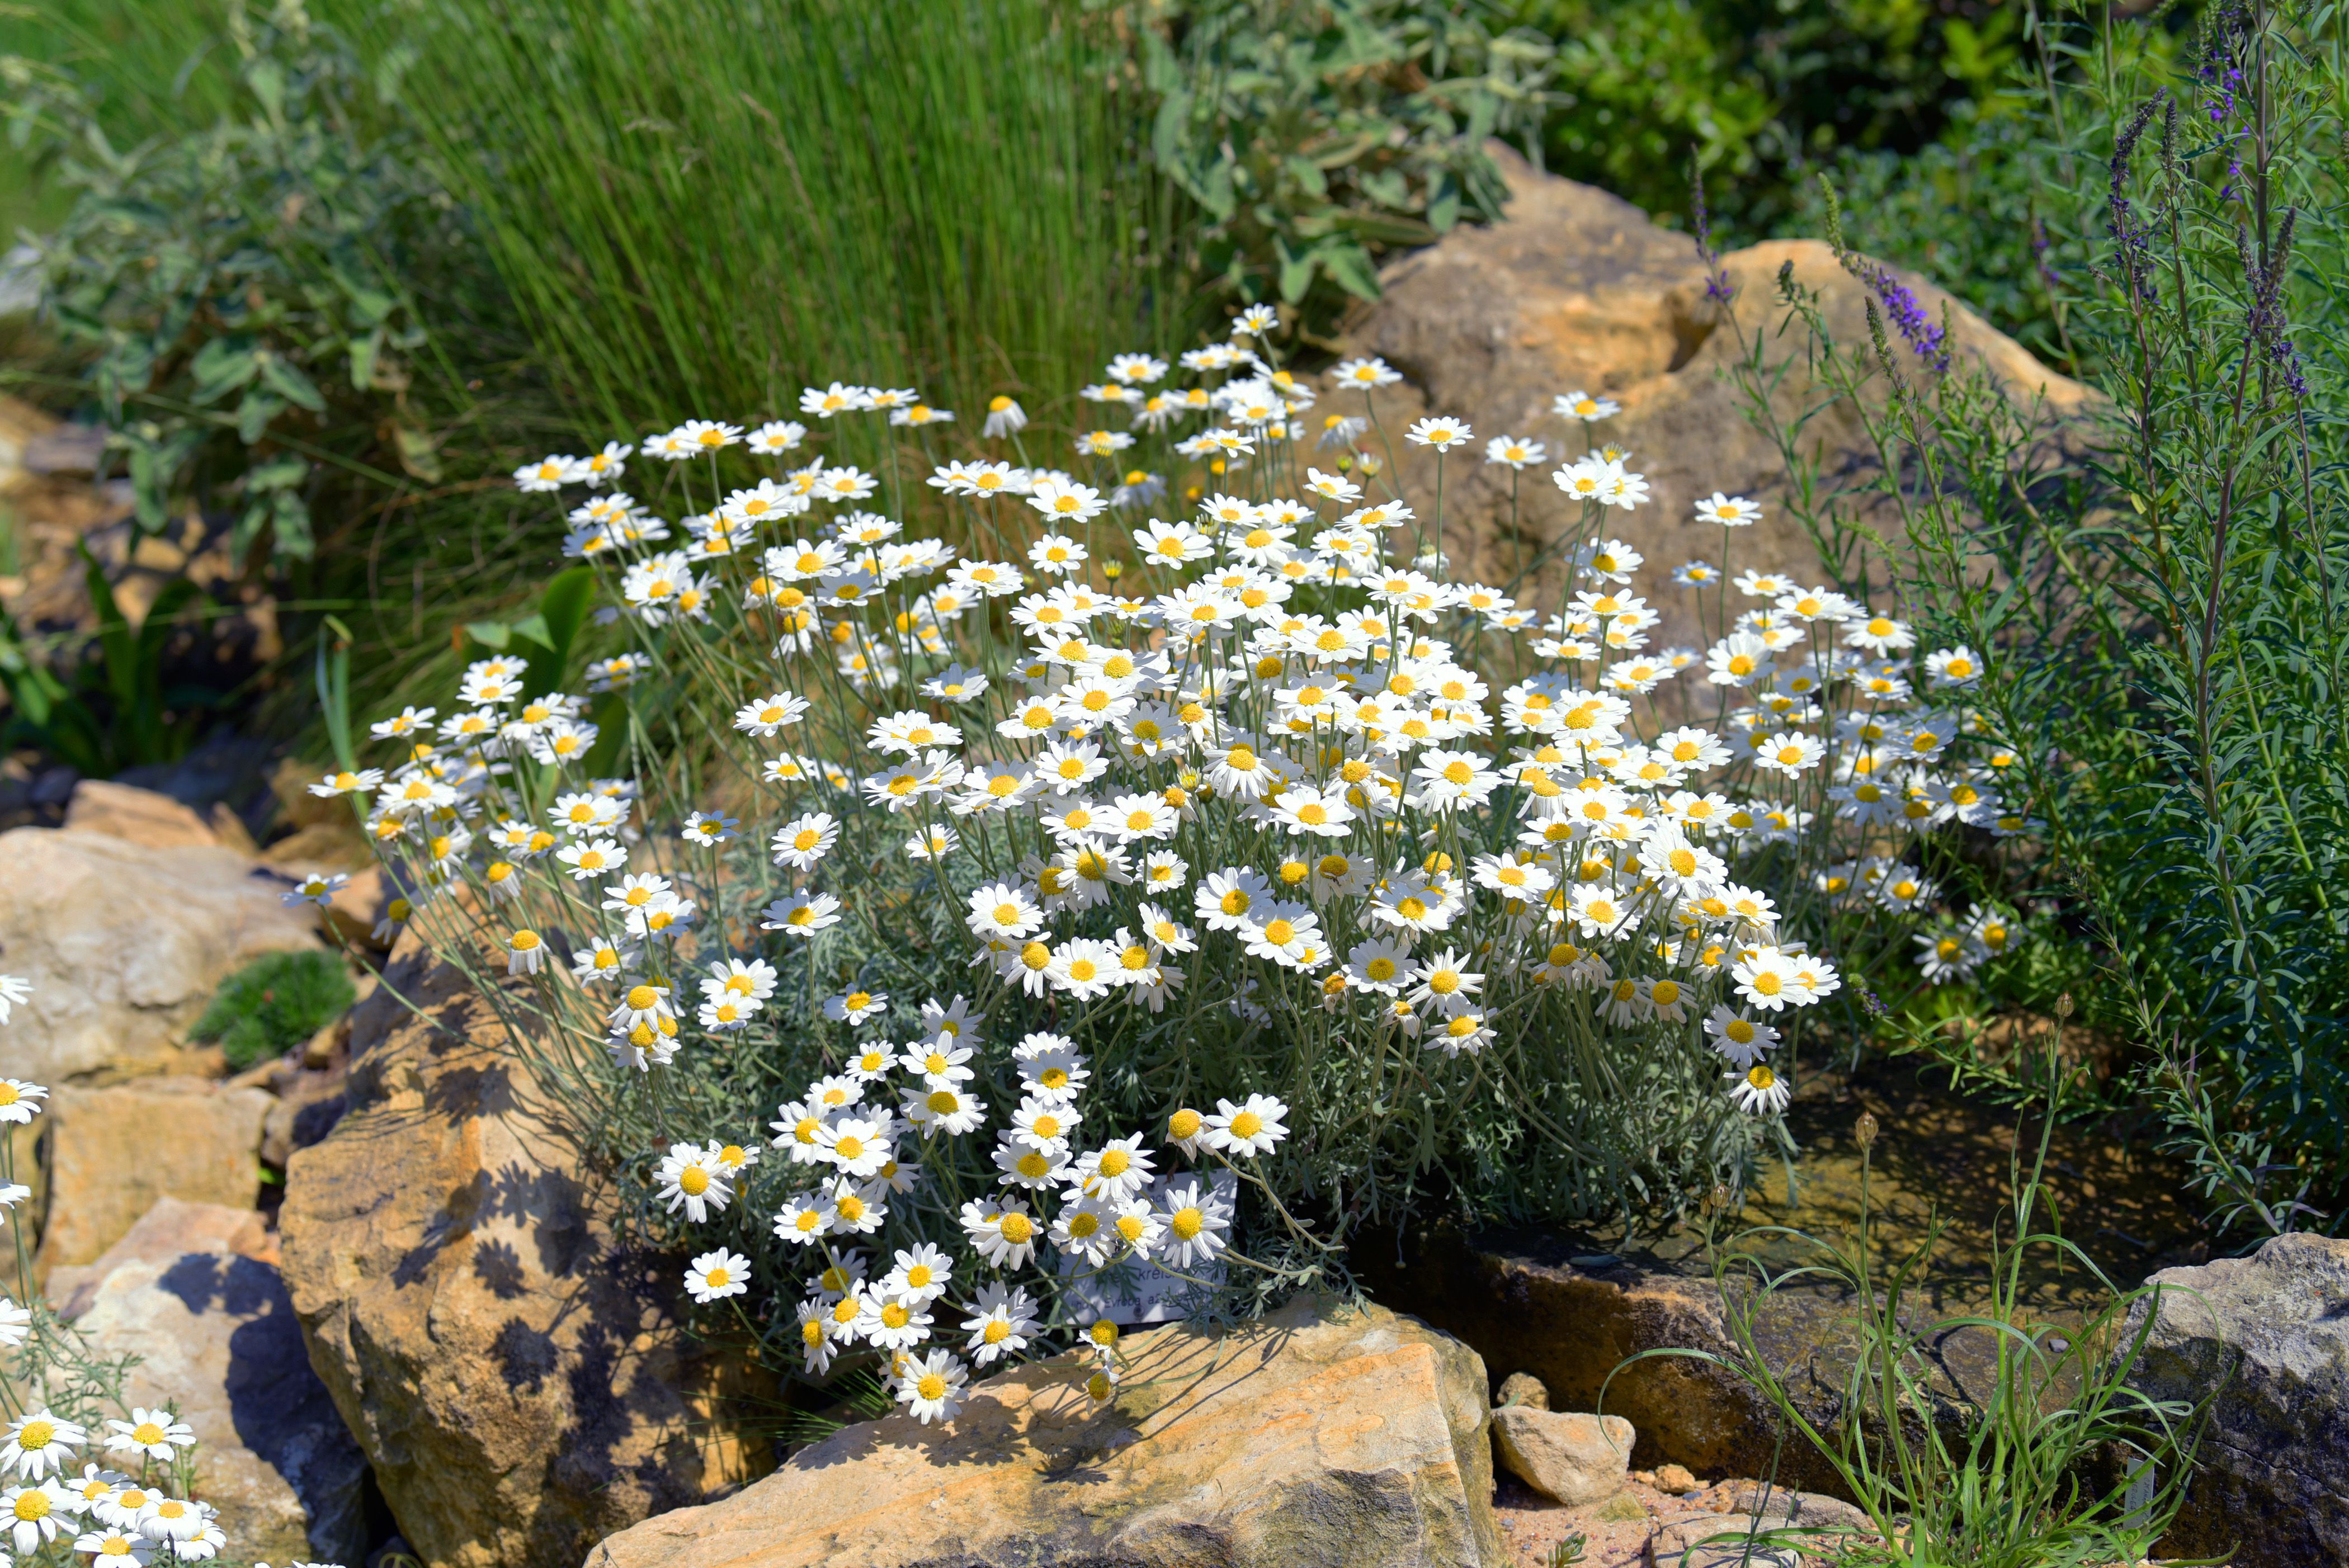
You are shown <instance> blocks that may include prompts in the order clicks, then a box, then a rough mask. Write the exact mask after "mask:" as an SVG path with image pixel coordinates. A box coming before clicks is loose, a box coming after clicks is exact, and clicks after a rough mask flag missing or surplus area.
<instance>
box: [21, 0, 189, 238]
mask: <svg viewBox="0 0 2349 1568" xmlns="http://www.w3.org/2000/svg"><path fill="white" fill-rule="evenodd" d="M216 26H217V16H216V15H215V14H214V13H213V12H212V11H211V10H209V9H208V8H206V7H204V6H202V5H160V6H159V5H139V4H137V3H136V0H39V3H38V4H26V3H25V0H9V3H7V4H0V55H21V56H24V57H26V58H27V59H33V60H39V61H41V62H42V63H44V64H45V65H48V66H51V67H57V68H58V69H60V70H63V71H65V72H67V74H69V75H71V76H74V77H77V78H80V79H88V80H94V81H98V82H102V83H103V84H104V90H103V93H102V96H101V97H100V99H99V101H98V105H97V116H98V127H99V129H101V131H102V132H103V133H104V135H105V136H106V138H107V139H108V140H109V141H110V142H112V143H113V144H114V145H115V146H118V147H121V146H129V145H135V144H137V143H139V142H142V141H145V140H147V139H150V137H154V136H158V135H160V134H163V133H165V132H167V131H168V130H171V129H176V128H179V127H182V126H186V125H191V124H195V123H198V122H201V121H207V120H210V119H213V118H215V117H216V116H217V115H219V114H220V113H222V111H223V110H225V109H226V108H227V107H228V102H229V98H230V97H231V95H232V93H233V88H234V73H233V71H231V70H227V69H224V68H223V67H222V62H221V60H220V58H219V57H218V56H217V55H216V54H214V52H213V51H212V50H211V49H210V48H209V47H208V46H207V40H209V39H210V38H211V36H212V33H213V32H214V30H215V29H216ZM0 145H5V146H6V147H7V150H8V151H9V152H10V153H11V154H13V156H10V157H7V158H0V250H5V249H6V248H7V247H8V246H9V245H12V244H14V243H16V239H17V237H18V235H19V234H21V233H23V232H26V231H31V232H36V233H38V232H42V231H44V230H46V229H47V228H49V227H50V226H51V225H53V224H55V223H57V222H60V221H61V220H62V219H63V218H64V217H65V215H66V213H67V211H69V210H70V209H71V208H72V206H73V201H74V192H73V191H71V190H70V189H69V188H67V187H64V186H61V185H59V184H57V182H56V181H53V180H51V179H49V178H47V174H48V172H49V171H48V170H47V168H45V167H44V165H43V164H42V162H41V161H40V160H36V159H35V158H33V157H32V156H30V152H31V149H30V145H29V143H27V142H23V141H14V140H12V141H8V142H5V143H0Z"/></svg>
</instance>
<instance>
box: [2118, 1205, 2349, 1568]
mask: <svg viewBox="0 0 2349 1568" xmlns="http://www.w3.org/2000/svg"><path fill="white" fill-rule="evenodd" d="M2146 1283H2147V1284H2158V1285H2159V1286H2160V1287H2161V1293H2160V1296H2159V1300H2158V1311H2156V1309H2155V1304H2153V1303H2151V1302H2141V1303H2140V1304H2139V1305H2137V1308H2136V1309H2135V1310H2134V1311H2133V1312H2132V1313H2131V1314H2130V1315H2129V1323H2128V1333H2127V1335H2126V1336H2124V1337H2123V1339H2122V1344H2124V1345H2127V1343H2129V1342H2130V1340H2131V1338H2133V1337H2134V1336H2135V1334H2136V1333H2137V1330H2138V1329H2139V1328H2140V1327H2141V1326H2143V1325H2144V1323H2145V1320H2146V1318H2147V1315H2148V1313H2151V1314H2153V1325H2152V1331H2151V1333H2150V1334H2149V1335H2148V1336H2147V1340H2146V1345H2145V1353H2144V1355H2143V1357H2142V1358H2141V1359H2140V1360H2139V1361H2138V1363H2137V1367H2136V1369H2135V1370H2134V1371H2133V1373H2132V1374H2131V1376H2130V1382H2131V1383H2132V1384H2133V1385H2134V1386H2135V1387H2137V1388H2138V1389H2139V1390H2140V1391H2142V1392H2143V1393H2145V1394H2147V1395H2148V1396H2150V1397H2152V1398H2158V1399H2178V1400H2186V1401H2190V1402H2199V1401H2201V1400H2204V1399H2209V1401H2210V1425H2209V1431H2208V1433H2207V1435H2206V1436H2205V1437H2204V1438H2203V1440H2202V1447H2201V1449H2200V1450H2199V1454H2198V1456H2197V1460H2198V1470H2197V1474H2196V1476H2195V1478H2194V1484H2193V1489H2192V1491H2190V1492H2189V1494H2188V1497H2187V1501H2186V1506H2185V1508H2184V1510H2183V1511H2181V1512H2180V1513H2179V1514H2178V1522H2177V1523H2176V1525H2175V1526H2174V1527H2173V1528H2172V1529H2171V1531H2170V1532H2169V1534H2168V1536H2166V1537H2164V1538H2163V1540H2162V1542H2161V1553H2162V1555H2163V1556H2165V1557H2194V1556H2208V1555H2215V1554H2218V1553H2225V1552H2228V1551H2229V1550H2230V1547H2231V1550H2232V1553H2233V1557H2232V1561H2233V1562H2234V1563H2235V1565H2236V1568H2302V1564H2306V1565H2308V1568H2315V1565H2317V1564H2320V1563H2324V1564H2332V1563H2344V1562H2349V1239H2344V1238H2341V1237H2333V1236H2314V1235H2289V1236H2278V1237H2276V1238H2275V1239H2273V1240H2272V1241H2270V1242H2269V1243H2266V1244H2265V1245H2264V1246H2262V1247H2261V1248H2260V1250H2259V1251H2258V1252H2257V1253H2253V1254H2252V1255H2251V1256H2250V1257H2248V1258H2221V1259H2219V1260H2217V1261H2214V1262H2212V1263H2209V1264H2202V1265H2201V1266H2199V1267H2197V1268H2175V1269H2164V1270H2162V1271H2161V1272H2160V1273H2159V1274H2155V1275H2154V1276H2153V1277H2152V1278H2151V1279H2149V1280H2147V1282H2146Z"/></svg>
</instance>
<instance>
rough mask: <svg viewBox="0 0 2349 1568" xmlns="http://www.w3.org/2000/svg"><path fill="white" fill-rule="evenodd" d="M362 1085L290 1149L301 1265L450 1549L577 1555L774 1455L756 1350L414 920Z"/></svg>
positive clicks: (359, 1051)
mask: <svg viewBox="0 0 2349 1568" xmlns="http://www.w3.org/2000/svg"><path fill="white" fill-rule="evenodd" d="M402 998H405V999H406V1001H407V1002H408V1003H411V1004H413V1006H415V1008H416V1009H418V1012H411V1011H409V1007H408V1006H403V1005H402V1000H401V999H402ZM419 1012H420V1014H421V1015H422V1016H421V1017H419ZM345 1092H346V1096H347V1109H346V1110H345V1112H344V1114H343V1116H342V1118H341V1119H340V1120H339V1121H338V1122H336V1125H335V1129H334V1131H333V1132H332V1133H331V1134H330V1135H329V1136H328V1137H326V1139H325V1140H324V1141H322V1142H319V1143H316V1144H315V1145H312V1146H311V1147H309V1148H306V1149H302V1148H297V1149H295V1150H293V1151H292V1153H291V1157H290V1160H289V1161H288V1165H287V1170H286V1193H285V1207H284V1209H283V1210H282V1211H281V1213H280V1217H279V1222H280V1225H281V1228H282V1230H283V1233H284V1243H283V1244H284V1255H285V1278H286V1283H287V1284H288V1285H289V1287H290V1288H291V1290H292V1293H293V1299H294V1305H295V1309H296V1310H297V1312H298V1313H299V1314H300V1316H301V1320H302V1325H303V1328H304V1332H305V1335H306V1336H307V1338H308V1341H309V1345H310V1356H311V1361H312V1363H313V1365H315V1366H316V1367H317V1369H318V1372H319V1374H320V1376H321V1377H323V1378H324V1379H325V1380H326V1387H327V1389H328V1391H329V1392H330V1393H331V1394H332V1395H333V1396H334V1399H335V1403H336V1406H337V1407H338V1408H340V1409H341V1410H342V1412H343V1416H344V1418H345V1419H346V1420H347V1421H348V1422H349V1424H350V1427H351V1429H352V1431H353V1432H354V1433H355V1434H356V1435H357V1438H358V1440H359V1444H360V1447H361V1448H362V1449H364V1450H365V1452H366V1454H367V1458H368V1460H369V1461H370V1462H371V1463H372V1464H373V1466H374V1469H375V1473H376V1477H377V1480H378V1484H379V1485H380V1486H381V1489H382V1491H383V1495H384V1499H385V1501H386V1502H387V1503H388V1505H389V1507H390V1510H391V1512H392V1514H393V1517H394V1518H395V1519H396V1520H397V1521H398V1524H399V1530H400V1533H401V1535H402V1536H404V1537H405V1538H406V1539H407V1540H408V1541H409V1542H412V1543H413V1544H414V1546H415V1548H416V1550H417V1552H418V1553H419V1555H420V1556H422V1557H423V1559H424V1560H425V1561H426V1562H428V1563H432V1564H433V1565H434V1568H493V1565H494V1568H540V1565H545V1568H558V1565H559V1568H575V1564H576V1563H578V1562H579V1560H580V1558H581V1557H582V1556H583V1555H585V1553H586V1551H587V1550H588V1548H589V1547H590V1546H592V1545H593V1544H594V1543H595V1542H596V1541H597V1540H599V1539H601V1538H602V1537H603V1536H605V1535H606V1534H609V1533H610V1532H613V1531H615V1530H618V1529H620V1528H622V1527H624V1526H626V1525H627V1524H630V1523H633V1522H635V1521H636V1520H638V1519H641V1518H643V1517H645V1516H646V1515H647V1514H649V1513H656V1512H658V1511H662V1510H664V1509H669V1508H675V1507H678V1506H679V1505H682V1504H686V1503H691V1502H696V1501H700V1500H701V1499H702V1498H704V1497H706V1496H708V1495H709V1493H710V1492H711V1491H715V1490H717V1489H719V1488H721V1487H725V1486H730V1485H733V1484H736V1483H739V1482H740V1481H741V1480H744V1479H746V1478H747V1477H748V1476H750V1475H753V1474H756V1473H758V1472H759V1471H760V1470H762V1469H764V1468H765V1465H764V1463H762V1462H761V1460H762V1458H763V1455H764V1453H765V1450H764V1449H763V1447H762V1446H761V1445H759V1444H757V1443H755V1442H747V1441H746V1440H745V1439H744V1438H743V1437H742V1436H741V1434H740V1432H739V1431H738V1430H737V1429H735V1428H734V1427H733V1426H731V1425H730V1424H729V1423H728V1422H727V1421H726V1420H725V1419H723V1418H722V1417H723V1414H724V1413H723V1412H722V1411H721V1410H720V1409H719V1407H718V1404H717V1401H718V1398H719V1393H720V1391H721V1388H723V1387H732V1386H733V1385H732V1384H731V1383H730V1382H729V1379H736V1378H740V1377H741V1376H742V1374H741V1373H740V1370H739V1367H740V1359H739V1357H735V1356H732V1355H725V1356H720V1355H717V1354H712V1353H707V1352H705V1351H704V1349H703V1348H702V1347H701V1346H699V1345H698V1343H697V1342H695V1341H693V1340H690V1339H688V1337H687V1336H686V1334H685V1332H684V1330H683V1328H682V1326H681V1325H680V1320H679V1315H678V1305H679V1302H678V1295H679V1286H678V1281H679V1279H680V1278H681V1275H682V1268H681V1265H680V1264H679V1263H678V1260H676V1259H673V1258H667V1257H648V1256H645V1255H641V1254H637V1253H630V1252H628V1251H626V1249H624V1248H622V1247H620V1246H619V1245H617V1244H616V1243H615V1241H614V1239H613V1235H612V1233H611V1230H610V1228H609V1227H608V1225H607V1224H606V1223H605V1213H606V1212H607V1211H606V1210H605V1208H604V1207H603V1204H604V1202H605V1198H606V1196H607V1193H606V1192H605V1190H604V1189H603V1187H602V1185H601V1181H600V1178H599V1177H598V1176H597V1175H596V1174H595V1172H594V1171H591V1170H589V1169H588V1168H587V1167H586V1165H585V1161H583V1160H582V1158H581V1156H580V1154H579V1151H578V1149H577V1145H576V1143H575V1142H574V1136H573V1133H572V1130H571V1126H572V1124H571V1123H570V1122H569V1121H567V1120H566V1119H564V1117H562V1116H561V1115H556V1114H550V1113H549V1112H548V1110H547V1101H546V1099H545V1097H544V1096H543V1094H542V1092H541V1090H540V1088H538V1085H537V1083H536V1081H535V1080H534V1079H533V1077H532V1076H531V1074H530V1072H529V1070H528V1069H527V1068H525V1067H524V1066H523V1064H522V1063H521V1062H520V1061H519V1060H518V1059H517V1058H516V1057H514V1056H513V1055H512V1054H511V1052H510V1051H509V1050H507V1049H506V1048H505V1047H504V1040H503V1035H502V1030H501V1029H500V1028H499V1027H498V1026H497V1025H496V1022H495V1019H494V1016H492V1014H491V1013H490V1011H489V1009H488V1007H487V1006H486V1005H485V1004H483V1003H482V1002H481V1000H480V999H479V997H478V996H476V995H474V994H473V993H471V991H470V990H469V989H468V987H467V985H466V984H465V982H464V980H463V977H462V976H461V975H459V974H458V973H457V972H456V971H454V970H452V969H450V968H447V967H445V966H441V965H435V964H434V963H433V962H431V960H430V958H429V954H425V953H424V952H423V951H422V949H421V948H420V947H419V946H418V945H417V944H416V943H415V941H414V939H413V938H410V939H409V940H408V941H407V942H406V943H405V944H403V946H402V948H401V949H400V950H399V951H398V953H397V954H395V956H394V958H393V961H392V963H391V964H390V965H389V966H388V970H387V971H386V974H385V976H384V982H383V984H382V985H381V986H380V987H378V990H377V991H376V992H375V994H374V995H371V996H370V997H369V998H368V999H367V1001H366V1002H364V1003H362V1004H361V1005H360V1006H359V1008H358V1010H357V1013H356V1014H355V1016H354V1017H353V1020H352V1031H351V1067H350V1074H349V1078H348V1079H347V1084H346V1090H345ZM750 1391H752V1392H756V1391H757V1390H755V1389H753V1390H750Z"/></svg>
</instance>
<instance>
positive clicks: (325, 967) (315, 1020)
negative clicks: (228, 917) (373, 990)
mask: <svg viewBox="0 0 2349 1568" xmlns="http://www.w3.org/2000/svg"><path fill="white" fill-rule="evenodd" d="M356 995H357V987H355V986H354V985H352V984H351V977H350V975H349V973H348V972H347V970H346V969H345V968H344V967H343V963H342V960H341V959H339V958H337V957H336V956H335V955H334V954H331V953H324V952H318V951H316V950H311V951H302V952H293V953H271V954H264V956H262V957H259V958H256V959H254V961H253V962H252V963H250V964H248V965H245V966H244V967H243V968H242V969H239V970H238V971H236V973H234V974H233V975H230V976H229V977H228V978H227V979H226V980H223V981H222V982H221V987H220V989H219V990H218V991H216V992H214V993H213V994H212V1005H211V1006H208V1007H206V1008H205V1009H204V1016H202V1018H200V1019H198V1020H197V1021H196V1026H195V1028H194V1029H192V1030H191V1031H190V1037H191V1038H192V1039H197V1040H202V1041H207V1042H210V1043H212V1044H216V1045H218V1046H219V1047H220V1048H221V1050H222V1052H223V1053H224V1054H225V1055H226V1056H227V1057H228V1062H229V1066H231V1067H232V1068H237V1069H238V1070H240V1071H242V1070H243V1069H244V1068H249V1067H252V1066H253V1065H254V1063H256V1062H260V1061H264V1060H266V1059H267V1058H269V1057H274V1056H280V1055H283V1054H284V1053H285V1052H286V1051H289V1050H292V1049H293V1048H294V1047H296V1046H298V1045H301V1044H302V1043H303V1042H304V1041H305V1040H307V1039H309V1037H311V1036H313V1035H315V1034H316V1033H317V1032H318V1031H319V1030H320V1029H322V1028H324V1027H326V1026H327V1025H328V1024H330V1023H332V1022H334V1020H335V1019H336V1017H338V1016H341V1014H342V1013H343V1012H344V1011H345V1010H346V1009H347V1008H348V1007H349V1006H350V1005H351V1002H352V1000H353V999H354V998H355V997H356Z"/></svg>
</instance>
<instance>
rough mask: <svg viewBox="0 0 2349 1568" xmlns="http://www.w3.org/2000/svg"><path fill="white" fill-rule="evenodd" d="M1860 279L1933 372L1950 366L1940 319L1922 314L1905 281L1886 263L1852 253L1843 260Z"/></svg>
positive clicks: (1945, 332) (1921, 305)
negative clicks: (1881, 263) (1882, 303)
mask: <svg viewBox="0 0 2349 1568" xmlns="http://www.w3.org/2000/svg"><path fill="white" fill-rule="evenodd" d="M1847 265H1849V266H1850V267H1851V269H1852V272H1853V273H1854V274H1855V275H1857V277H1858V279H1859V281H1860V282H1862V283H1864V284H1867V285H1868V289H1869V291H1870V292H1872V293H1873V294H1875V295H1876V297H1877V298H1878V299H1879V300H1881V301H1883V302H1884V314H1885V315H1889V316H1890V317H1891V318H1892V325H1893V327H1894V328H1895V329H1896V330H1897V331H1899V334H1900V335H1901V337H1902V339H1904V340H1905V341H1906V342H1907V343H1908V345H1909V350H1910V351H1911V352H1912V353H1914V354H1915V355H1916V356H1917V357H1918V358H1920V359H1921V360H1923V361H1924V362H1925V364H1926V366H1927V367H1928V368H1929V369H1930V370H1931V371H1932V372H1933V374H1935V375H1936V376H1939V375H1941V374H1943V373H1945V372H1947V371H1948V369H1949V368H1950V334H1949V330H1948V329H1947V328H1946V327H1944V326H1942V325H1941V324H1940V322H1937V321H1935V320H1934V319H1933V318H1932V317H1931V316H1930V315H1926V314H1925V306H1924V303H1923V302H1922V301H1920V299H1918V297H1917V295H1916V294H1915V292H1914V291H1913V290H1911V289H1910V288H1909V285H1908V284H1904V283H1902V282H1901V281H1900V280H1899V278H1898V277H1896V276H1894V275H1893V273H1892V269H1890V268H1889V267H1885V266H1879V265H1878V263H1874V262H1871V261H1868V260H1866V259H1864V258H1861V257H1857V256H1855V257H1853V258H1852V260H1851V261H1850V262H1849V263H1847Z"/></svg>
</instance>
